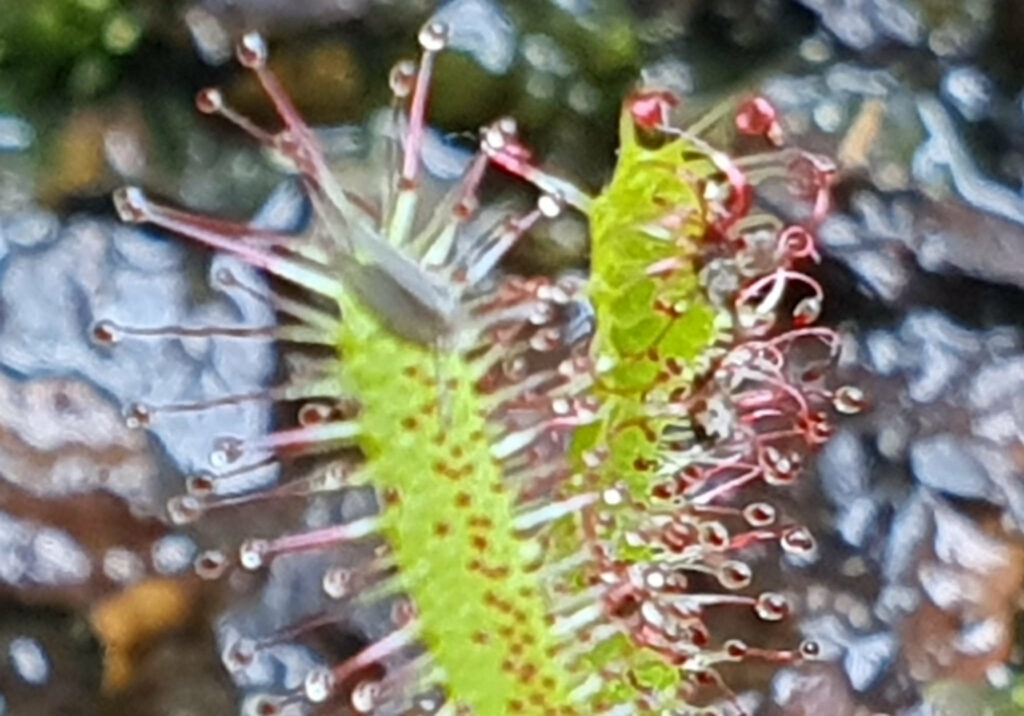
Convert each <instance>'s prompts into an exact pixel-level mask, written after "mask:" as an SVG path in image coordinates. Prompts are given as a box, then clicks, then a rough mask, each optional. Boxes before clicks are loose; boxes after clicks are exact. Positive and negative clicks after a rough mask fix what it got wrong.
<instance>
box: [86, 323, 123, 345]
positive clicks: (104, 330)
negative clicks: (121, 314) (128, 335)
mask: <svg viewBox="0 0 1024 716" xmlns="http://www.w3.org/2000/svg"><path fill="white" fill-rule="evenodd" d="M89 336H90V338H92V341H93V343H96V344H97V345H101V346H112V345H114V344H115V343H119V342H120V341H121V339H122V338H123V337H124V335H123V333H122V332H121V331H119V330H118V329H117V326H115V325H114V324H113V323H112V322H111V321H96V323H94V324H93V325H92V329H91V330H90V331H89Z"/></svg>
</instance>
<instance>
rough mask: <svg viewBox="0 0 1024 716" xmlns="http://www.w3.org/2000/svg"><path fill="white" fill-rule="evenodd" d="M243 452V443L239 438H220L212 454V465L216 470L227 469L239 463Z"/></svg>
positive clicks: (214, 445) (215, 443)
mask: <svg viewBox="0 0 1024 716" xmlns="http://www.w3.org/2000/svg"><path fill="white" fill-rule="evenodd" d="M243 452H244V450H243V443H242V441H241V440H239V439H238V438H218V439H217V440H216V442H214V444H213V451H212V452H211V453H210V465H211V466H212V467H215V468H222V467H227V466H228V465H231V464H232V463H235V462H237V461H238V459H239V458H240V457H242V454H243Z"/></svg>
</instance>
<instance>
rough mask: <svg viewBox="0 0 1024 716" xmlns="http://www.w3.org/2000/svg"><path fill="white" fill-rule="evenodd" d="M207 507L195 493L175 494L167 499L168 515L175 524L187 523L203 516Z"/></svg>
mask: <svg viewBox="0 0 1024 716" xmlns="http://www.w3.org/2000/svg"><path fill="white" fill-rule="evenodd" d="M204 512H205V508H204V507H203V503H202V502H200V501H199V500H198V499H197V498H196V497H195V496H194V495H175V496H174V497H172V498H171V499H169V500H168V501H167V516H168V517H170V519H171V522H172V523H174V524H175V525H179V526H181V525H187V524H191V523H193V522H195V521H196V520H198V519H199V518H200V517H202V516H203V513H204Z"/></svg>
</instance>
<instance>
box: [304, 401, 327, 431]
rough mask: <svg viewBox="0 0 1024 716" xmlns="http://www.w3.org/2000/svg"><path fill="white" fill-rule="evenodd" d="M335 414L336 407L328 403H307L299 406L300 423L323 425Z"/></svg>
mask: <svg viewBox="0 0 1024 716" xmlns="http://www.w3.org/2000/svg"><path fill="white" fill-rule="evenodd" d="M333 416H334V408H333V407H332V406H331V405H328V404H327V403H306V404H305V405H303V406H302V407H301V408H299V425H302V426H308V425H321V424H323V423H326V422H327V421H328V420H330V419H331V418H332V417H333Z"/></svg>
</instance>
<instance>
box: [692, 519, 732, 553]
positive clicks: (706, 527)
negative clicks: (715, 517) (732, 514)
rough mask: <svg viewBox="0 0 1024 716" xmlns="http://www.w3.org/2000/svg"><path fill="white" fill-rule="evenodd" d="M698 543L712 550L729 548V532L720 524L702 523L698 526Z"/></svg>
mask: <svg viewBox="0 0 1024 716" xmlns="http://www.w3.org/2000/svg"><path fill="white" fill-rule="evenodd" d="M699 539H700V543H701V544H702V545H704V546H705V547H710V548H711V549H713V550H716V551H717V550H723V549H725V548H726V547H728V546H729V530H727V529H726V527H725V525H723V524H722V523H721V522H714V521H712V522H704V523H702V524H701V526H700V537H699Z"/></svg>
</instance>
